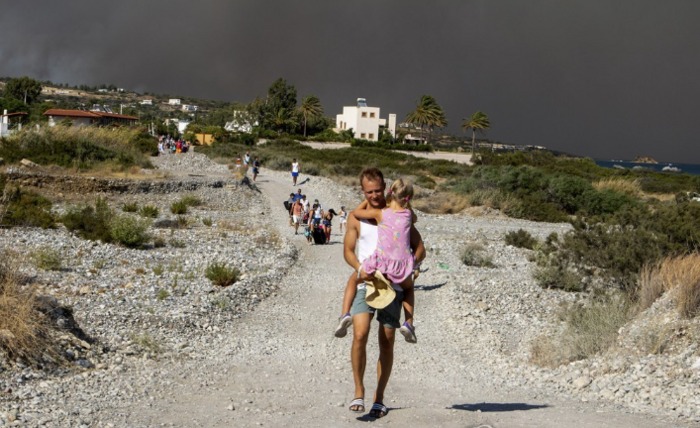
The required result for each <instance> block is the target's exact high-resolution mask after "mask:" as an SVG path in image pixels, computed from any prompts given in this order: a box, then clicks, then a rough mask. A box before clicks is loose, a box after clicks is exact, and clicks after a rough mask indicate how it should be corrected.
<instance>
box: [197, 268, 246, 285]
mask: <svg viewBox="0 0 700 428" xmlns="http://www.w3.org/2000/svg"><path fill="white" fill-rule="evenodd" d="M240 274H241V273H240V271H239V270H238V269H236V268H229V267H228V266H227V265H226V263H219V262H214V263H212V264H210V265H208V266H207V268H206V270H205V271H204V276H206V277H207V279H209V280H210V281H211V282H212V283H213V284H214V285H218V286H219V287H227V286H229V285H232V284H234V283H236V282H237V281H238V278H239V276H240Z"/></svg>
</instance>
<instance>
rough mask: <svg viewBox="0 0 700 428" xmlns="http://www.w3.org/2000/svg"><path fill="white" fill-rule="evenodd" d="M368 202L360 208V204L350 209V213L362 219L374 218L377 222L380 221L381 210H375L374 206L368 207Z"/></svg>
mask: <svg viewBox="0 0 700 428" xmlns="http://www.w3.org/2000/svg"><path fill="white" fill-rule="evenodd" d="M368 205H369V204H367V205H365V207H364V208H362V204H360V205H359V206H358V207H357V208H355V209H354V210H353V211H352V214H353V215H354V216H355V217H356V218H359V219H362V220H375V221H376V222H377V223H381V221H382V210H376V209H374V208H369V206H368Z"/></svg>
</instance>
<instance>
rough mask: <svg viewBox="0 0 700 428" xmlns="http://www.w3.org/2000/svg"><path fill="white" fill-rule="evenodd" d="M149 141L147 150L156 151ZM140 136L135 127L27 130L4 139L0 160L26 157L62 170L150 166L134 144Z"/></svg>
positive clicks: (155, 143)
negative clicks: (56, 166)
mask: <svg viewBox="0 0 700 428" xmlns="http://www.w3.org/2000/svg"><path fill="white" fill-rule="evenodd" d="M150 138H151V141H152V142H151V143H149V144H150V150H151V151H153V150H155V149H156V148H157V141H156V140H155V139H153V138H152V137H150ZM139 141H142V133H141V131H140V130H139V129H137V128H128V127H123V128H119V129H115V128H98V127H92V126H80V127H64V126H53V127H42V128H41V129H39V130H36V129H35V128H34V127H26V128H25V129H24V130H23V131H21V132H19V133H17V134H14V135H12V136H11V137H8V138H5V139H3V143H2V144H0V157H2V158H4V159H5V161H7V162H10V163H15V162H19V161H20V160H22V159H24V158H26V159H30V160H32V161H34V162H36V163H38V164H41V165H58V166H61V167H64V168H73V167H75V168H78V169H90V168H94V167H95V166H98V165H100V164H103V163H105V162H110V163H113V164H116V165H118V166H120V167H122V168H128V167H130V166H134V165H138V166H141V167H152V166H153V165H151V163H150V161H149V159H148V156H147V155H145V154H144V153H143V152H142V151H141V150H140V149H139V148H138V147H136V146H135V145H136V144H141V143H140V142H139Z"/></svg>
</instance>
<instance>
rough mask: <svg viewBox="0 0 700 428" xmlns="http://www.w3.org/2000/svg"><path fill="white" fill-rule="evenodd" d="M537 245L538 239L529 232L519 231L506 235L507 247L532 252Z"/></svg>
mask: <svg viewBox="0 0 700 428" xmlns="http://www.w3.org/2000/svg"><path fill="white" fill-rule="evenodd" d="M535 244H537V239H535V238H534V237H533V236H532V235H530V232H528V231H527V230H523V229H518V230H517V231H510V232H508V233H506V245H512V246H514V247H517V248H527V249H528V250H532V249H534V248H535Z"/></svg>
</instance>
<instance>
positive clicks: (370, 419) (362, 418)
mask: <svg viewBox="0 0 700 428" xmlns="http://www.w3.org/2000/svg"><path fill="white" fill-rule="evenodd" d="M370 407H371V406H370ZM403 409H405V407H389V406H387V408H386V410H387V413H386V415H384V417H386V416H389V413H391V412H395V411H397V410H403ZM355 419H356V420H358V421H360V422H374V421H377V420H379V419H381V418H375V417H372V416H370V415H369V412H367V413H365V414H364V415H362V416H358V417H356V418H355Z"/></svg>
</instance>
